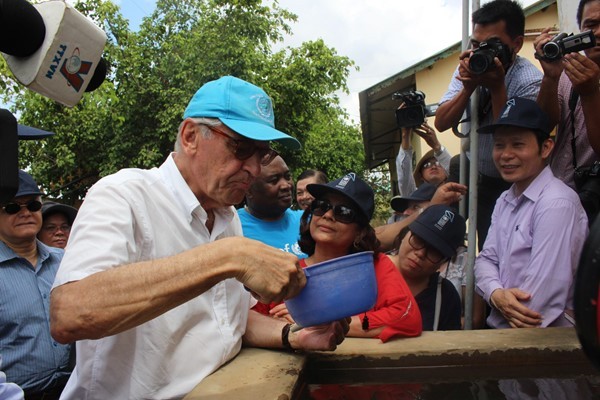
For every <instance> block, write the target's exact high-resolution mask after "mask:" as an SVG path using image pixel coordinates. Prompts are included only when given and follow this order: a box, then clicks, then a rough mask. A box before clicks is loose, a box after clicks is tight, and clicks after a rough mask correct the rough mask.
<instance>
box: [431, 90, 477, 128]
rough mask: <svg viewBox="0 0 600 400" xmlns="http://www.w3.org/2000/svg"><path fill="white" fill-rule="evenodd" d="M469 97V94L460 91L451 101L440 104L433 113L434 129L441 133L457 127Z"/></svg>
mask: <svg viewBox="0 0 600 400" xmlns="http://www.w3.org/2000/svg"><path fill="white" fill-rule="evenodd" d="M470 97H471V94H470V93H467V92H466V91H465V89H462V90H461V91H460V92H458V93H457V94H456V96H454V97H453V98H452V99H450V100H448V101H446V102H444V103H443V104H441V105H440V106H439V107H438V109H437V110H436V112H435V128H436V129H437V130H438V131H440V132H443V131H446V130H448V129H450V128H452V127H453V126H456V125H458V123H459V122H460V118H461V117H462V115H463V113H464V112H465V109H466V108H467V106H468V104H469V98H470Z"/></svg>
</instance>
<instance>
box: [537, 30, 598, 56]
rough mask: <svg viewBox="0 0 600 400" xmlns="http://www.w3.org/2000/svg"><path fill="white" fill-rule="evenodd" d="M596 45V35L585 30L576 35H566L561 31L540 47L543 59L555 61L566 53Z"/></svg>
mask: <svg viewBox="0 0 600 400" xmlns="http://www.w3.org/2000/svg"><path fill="white" fill-rule="evenodd" d="M595 45H596V36H594V32H592V31H586V32H581V33H579V34H577V35H573V34H572V33H571V34H570V35H567V34H566V33H564V32H562V33H559V34H558V35H556V36H554V37H553V38H552V39H551V40H550V41H549V42H548V43H546V44H545V45H544V46H543V47H542V53H543V54H544V57H543V58H544V59H545V60H548V61H555V60H558V59H560V58H562V57H563V56H564V55H565V54H567V53H573V52H576V51H581V50H583V49H588V48H590V47H594V46H595Z"/></svg>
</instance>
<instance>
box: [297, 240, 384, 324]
mask: <svg viewBox="0 0 600 400" xmlns="http://www.w3.org/2000/svg"><path fill="white" fill-rule="evenodd" d="M304 273H305V274H306V286H305V287H304V289H302V291H301V292H300V294H298V295H297V296H296V297H294V298H291V299H288V300H286V301H285V304H286V306H287V309H288V311H289V313H290V314H291V316H292V318H294V321H295V322H296V324H298V325H300V326H304V327H306V326H312V325H319V324H324V323H327V322H331V321H335V320H338V319H342V318H345V317H350V316H353V315H357V314H360V313H362V312H365V311H368V310H370V309H371V308H373V306H374V305H375V301H376V300H377V281H376V279H375V267H374V265H373V252H372V251H365V252H361V253H355V254H350V255H348V256H344V257H339V258H335V259H333V260H328V261H324V262H321V263H318V264H314V265H311V266H310V267H307V268H305V269H304Z"/></svg>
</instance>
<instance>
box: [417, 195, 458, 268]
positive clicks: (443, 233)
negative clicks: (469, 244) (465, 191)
mask: <svg viewBox="0 0 600 400" xmlns="http://www.w3.org/2000/svg"><path fill="white" fill-rule="evenodd" d="M408 228H409V229H410V230H411V232H413V233H414V234H415V235H417V236H418V237H420V238H421V239H423V241H425V242H426V243H427V244H429V245H430V246H432V247H433V248H434V249H436V250H438V251H439V252H440V253H442V254H443V255H444V256H445V257H448V258H450V257H452V256H454V255H455V254H456V249H457V248H458V247H459V246H461V245H463V244H464V241H465V232H466V230H467V225H466V224H465V219H464V218H463V217H462V216H461V215H460V214H459V213H458V211H457V210H456V209H454V208H452V207H448V206H446V205H444V204H435V205H433V206H429V207H427V208H426V209H425V211H423V213H421V214H420V215H419V216H418V217H417V219H415V220H414V221H413V222H411V223H410V225H408Z"/></svg>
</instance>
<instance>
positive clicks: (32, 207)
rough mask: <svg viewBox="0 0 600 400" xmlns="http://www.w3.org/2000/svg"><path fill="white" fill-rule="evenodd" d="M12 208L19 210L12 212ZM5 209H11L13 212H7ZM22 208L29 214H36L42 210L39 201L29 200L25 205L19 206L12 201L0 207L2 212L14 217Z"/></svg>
mask: <svg viewBox="0 0 600 400" xmlns="http://www.w3.org/2000/svg"><path fill="white" fill-rule="evenodd" d="M14 206H18V207H19V209H17V210H14ZM6 207H11V210H14V211H9V210H7V209H6ZM23 207H25V208H27V210H28V211H29V212H38V211H40V210H41V209H42V202H41V201H39V200H30V201H28V202H27V203H25V204H20V203H16V202H14V201H13V202H10V203H6V204H4V205H3V206H0V209H2V211H4V212H5V213H6V214H8V215H16V214H18V213H19V212H21V209H23Z"/></svg>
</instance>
